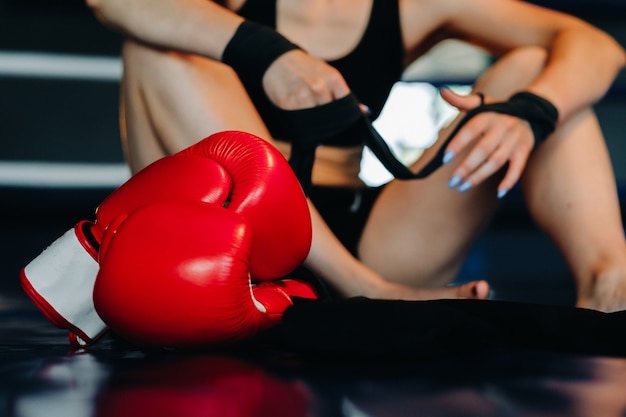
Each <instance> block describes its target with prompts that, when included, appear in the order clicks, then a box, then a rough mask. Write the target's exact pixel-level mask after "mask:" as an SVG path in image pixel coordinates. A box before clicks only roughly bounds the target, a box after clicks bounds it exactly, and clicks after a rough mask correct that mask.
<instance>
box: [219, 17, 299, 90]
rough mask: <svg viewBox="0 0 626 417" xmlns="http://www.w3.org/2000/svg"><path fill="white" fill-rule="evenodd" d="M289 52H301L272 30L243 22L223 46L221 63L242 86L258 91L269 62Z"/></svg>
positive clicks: (297, 47)
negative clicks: (236, 77)
mask: <svg viewBox="0 0 626 417" xmlns="http://www.w3.org/2000/svg"><path fill="white" fill-rule="evenodd" d="M293 49H301V48H300V47H299V46H298V45H295V44H293V43H291V42H290V41H289V40H287V39H286V38H285V37H284V36H282V35H281V34H279V33H278V32H276V31H275V30H272V29H270V28H268V27H265V26H263V25H259V24H258V23H254V22H250V21H247V20H244V21H243V22H242V23H241V25H239V27H238V28H237V31H236V32H235V34H234V35H233V37H232V38H231V40H230V41H229V42H228V45H226V48H225V49H224V52H223V54H222V62H223V63H224V64H226V65H229V66H230V67H231V68H233V69H234V70H235V72H236V73H237V75H238V76H239V78H240V79H241V81H242V83H243V84H244V85H245V86H247V87H252V86H254V88H257V89H259V88H262V83H263V75H264V74H265V71H267V69H268V68H269V66H270V65H272V62H274V61H275V60H276V59H277V58H278V57H279V56H281V55H283V54H284V53H286V52H289V51H291V50H293Z"/></svg>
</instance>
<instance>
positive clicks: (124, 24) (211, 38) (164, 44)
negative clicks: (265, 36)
mask: <svg viewBox="0 0 626 417" xmlns="http://www.w3.org/2000/svg"><path fill="white" fill-rule="evenodd" d="M86 3H87V5H88V6H89V7H90V8H91V9H92V10H93V12H94V14H95V16H96V17H97V18H98V19H99V20H100V21H101V22H102V23H103V24H104V25H106V26H108V27H109V28H111V29H113V30H115V31H117V32H120V33H122V34H123V35H125V36H129V37H132V38H134V39H136V40H138V41H140V42H143V43H147V44H150V45H153V46H155V47H159V48H164V49H172V50H177V51H181V52H187V53H192V54H197V55H202V56H205V57H208V58H212V59H216V60H220V59H221V56H222V52H223V50H224V48H225V46H226V44H227V43H228V41H229V40H230V39H231V37H232V36H233V34H234V33H235V30H236V29H237V27H238V26H239V24H240V23H241V21H242V18H241V17H239V16H237V15H236V14H234V13H233V12H231V11H229V10H227V9H225V8H223V7H222V6H220V5H218V4H216V3H214V2H213V1H208V0H86Z"/></svg>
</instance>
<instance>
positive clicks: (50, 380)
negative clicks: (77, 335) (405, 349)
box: [0, 294, 626, 417]
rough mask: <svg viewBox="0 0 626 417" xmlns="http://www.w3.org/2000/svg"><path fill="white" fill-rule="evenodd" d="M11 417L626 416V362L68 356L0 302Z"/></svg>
mask: <svg viewBox="0 0 626 417" xmlns="http://www.w3.org/2000/svg"><path fill="white" fill-rule="evenodd" d="M0 317H1V320H0V415H3V416H16V417H36V416H46V417H53V416H64V417H87V416H116V417H120V416H129V417H130V416H133V417H137V416H151V417H155V416H220V417H221V416H241V417H246V416H272V417H282V416H285V417H287V416H289V417H305V416H306V417H314V416H315V417H318V416H319V417H334V416H337V417H339V416H345V417H370V416H371V417H379V416H380V417H382V416H385V417H391V416H403V417H404V416H433V417H434V416H466V417H470V416H481V417H486V416H585V417H590V416H598V417H613V416H615V417H621V416H624V415H626V414H625V413H626V395H625V394H624V392H625V389H624V388H626V358H616V357H605V356H588V355H573V354H564V353H559V352H550V351H541V350H524V349H519V350H518V349H486V350H481V351H474V352H471V353H469V352H468V353H467V354H455V355H453V356H446V355H444V354H442V355H433V356H430V357H429V358H421V359H415V360H414V361H400V362H398V361H394V360H393V359H392V358H389V360H382V361H381V360H375V361H361V360H346V359H344V360H333V359H329V358H324V357H320V358H317V359H311V358H307V359H305V360H302V359H301V358H299V357H298V356H297V355H295V356H294V355H291V354H287V353H284V352H271V351H255V350H249V349H231V350H221V351H220V350H216V351H203V352H194V353H192V352H185V353H181V352H171V351H145V350H140V349H138V348H136V347H134V346H132V345H129V344H127V343H125V342H124V341H122V340H119V339H116V338H115V337H114V336H105V338H104V339H103V340H101V341H100V342H99V343H98V344H97V345H96V346H94V347H92V348H89V349H87V350H83V351H71V350H70V349H69V348H68V344H67V339H66V335H65V332H64V331H60V330H58V329H55V328H52V327H51V326H50V325H49V324H48V322H47V321H46V320H45V319H44V318H43V317H42V316H41V315H40V314H39V313H38V311H36V310H35V309H34V307H33V306H32V305H31V304H30V303H29V302H27V301H26V300H25V298H24V297H23V296H19V295H17V294H13V295H12V296H7V295H3V296H2V297H0Z"/></svg>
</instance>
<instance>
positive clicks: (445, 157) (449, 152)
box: [443, 150, 456, 165]
mask: <svg viewBox="0 0 626 417" xmlns="http://www.w3.org/2000/svg"><path fill="white" fill-rule="evenodd" d="M455 156H456V154H455V152H454V151H453V150H447V151H446V152H445V153H444V154H443V164H444V165H446V164H448V163H450V161H452V160H453V159H454V157H455Z"/></svg>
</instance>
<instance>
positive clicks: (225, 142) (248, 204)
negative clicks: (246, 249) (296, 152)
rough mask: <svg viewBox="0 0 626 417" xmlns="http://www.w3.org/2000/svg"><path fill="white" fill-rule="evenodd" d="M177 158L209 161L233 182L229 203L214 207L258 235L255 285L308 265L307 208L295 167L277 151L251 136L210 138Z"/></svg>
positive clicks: (253, 265)
mask: <svg viewBox="0 0 626 417" xmlns="http://www.w3.org/2000/svg"><path fill="white" fill-rule="evenodd" d="M179 155H197V156H201V157H204V158H210V159H212V160H214V161H216V162H217V163H218V164H219V165H220V166H221V167H223V169H224V170H225V171H226V172H227V173H228V175H229V176H230V177H231V181H232V189H228V190H225V191H228V193H227V199H223V200H219V201H218V200H214V202H216V203H218V204H222V205H223V206H224V207H228V209H229V210H233V211H234V212H236V213H239V214H242V215H243V216H244V217H245V218H246V220H247V221H248V222H249V223H250V226H251V227H252V229H253V230H254V234H253V236H252V249H251V255H250V273H251V274H252V277H253V278H254V279H256V280H264V279H275V278H276V277H280V276H284V275H286V274H288V273H289V272H291V271H292V270H294V269H295V268H296V267H297V266H298V265H300V264H301V263H302V262H303V261H304V259H305V258H306V256H307V255H308V253H309V249H310V246H311V236H312V228H311V217H310V213H309V208H308V205H307V202H306V198H305V196H304V191H303V190H302V187H301V186H300V183H299V182H298V179H297V178H296V176H295V174H294V173H293V170H292V169H291V166H290V165H289V163H288V162H287V160H286V159H285V158H284V157H283V156H282V154H280V152H278V150H277V149H276V148H274V147H273V146H271V145H270V144H269V143H268V142H266V141H264V140H263V139H260V138H258V137H256V136H254V135H251V134H249V133H243V132H235V131H229V132H221V133H218V134H215V135H212V136H209V137H208V138H207V139H205V140H203V141H201V142H198V143H197V144H195V145H192V146H190V147H189V148H187V149H185V150H184V151H182V152H181V153H180V154H179ZM285 236H290V238H289V239H285Z"/></svg>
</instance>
